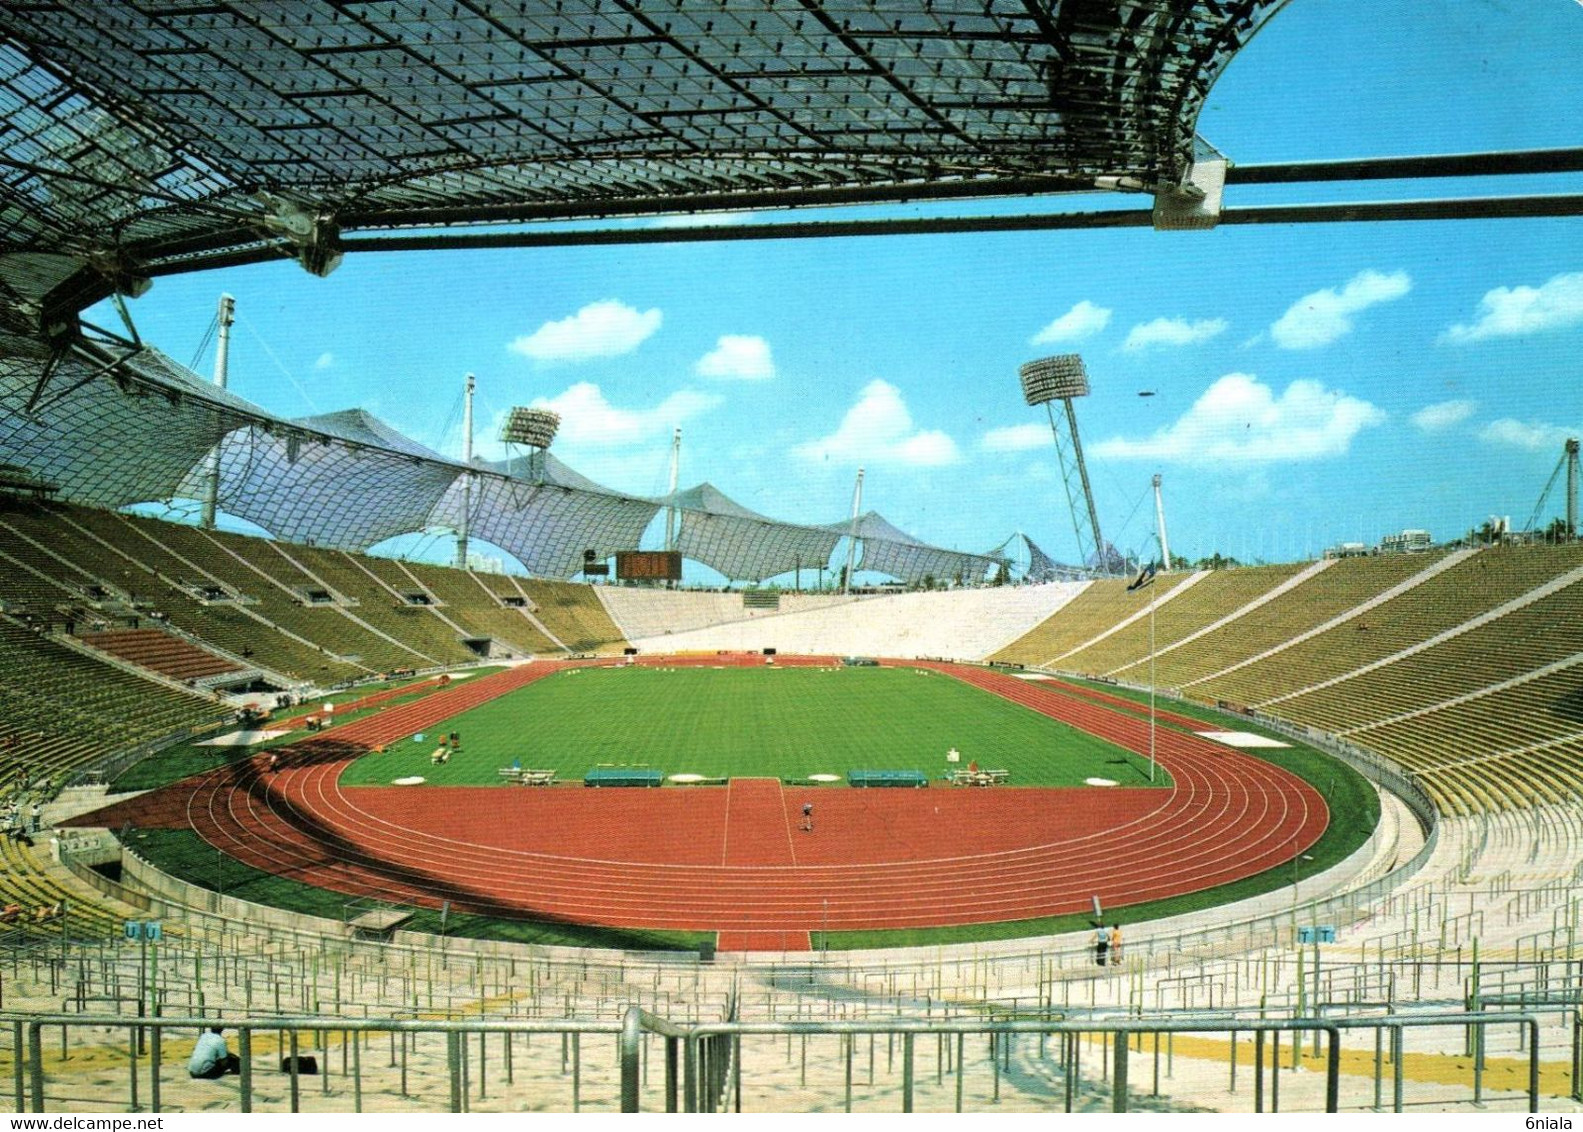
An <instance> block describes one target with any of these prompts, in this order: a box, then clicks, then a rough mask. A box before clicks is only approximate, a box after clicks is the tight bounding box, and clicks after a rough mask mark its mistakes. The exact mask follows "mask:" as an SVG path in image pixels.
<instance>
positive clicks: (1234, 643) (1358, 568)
mask: <svg viewBox="0 0 1583 1132" xmlns="http://www.w3.org/2000/svg"><path fill="white" fill-rule="evenodd" d="M1433 557H1438V556H1433ZM1430 560H1431V556H1427V555H1425V556H1418V555H1405V554H1397V555H1384V556H1380V557H1375V558H1358V559H1349V560H1345V561H1344V562H1337V563H1334V564H1333V565H1331V566H1330V567H1329V568H1327V569H1324V570H1321V571H1320V572H1319V573H1317V574H1315V575H1314V576H1312V577H1310V578H1308V579H1307V580H1305V581H1303V582H1302V583H1301V584H1299V585H1297V586H1294V587H1292V588H1291V589H1289V590H1287V591H1286V592H1285V593H1283V594H1280V595H1279V596H1277V597H1275V598H1273V599H1272V600H1270V601H1268V602H1266V603H1265V604H1263V605H1261V606H1258V607H1257V608H1254V609H1251V610H1249V611H1248V612H1247V613H1246V614H1245V615H1243V616H1241V617H1238V618H1237V619H1236V620H1234V621H1231V622H1229V623H1228V624H1226V625H1223V626H1221V627H1220V628H1218V629H1214V630H1212V631H1211V632H1208V633H1205V634H1204V635H1203V636H1201V637H1199V638H1197V639H1195V640H1193V641H1191V642H1188V643H1187V644H1184V645H1182V646H1181V647H1179V648H1175V649H1172V650H1170V651H1168V652H1163V653H1161V654H1160V655H1159V656H1158V657H1157V658H1156V660H1155V679H1156V680H1158V681H1159V683H1160V685H1161V686H1162V687H1182V686H1184V685H1187V684H1189V683H1190V682H1191V681H1193V680H1194V679H1197V678H1198V677H1202V676H1207V675H1210V674H1212V673H1215V672H1219V671H1220V670H1221V669H1224V668H1227V667H1229V666H1231V665H1233V664H1236V663H1238V662H1240V661H1243V660H1246V659H1247V658H1249V657H1252V656H1256V655H1258V654H1259V653H1261V652H1263V651H1264V650H1266V649H1270V648H1274V647H1275V646H1276V645H1279V644H1281V643H1282V642H1283V641H1289V640H1291V639H1292V638H1293V637H1295V636H1297V635H1298V634H1299V633H1303V632H1306V631H1307V630H1309V629H1312V628H1313V627H1315V626H1317V625H1321V624H1323V623H1324V622H1326V621H1328V620H1329V619H1330V618H1332V617H1334V616H1336V615H1337V614H1340V613H1342V612H1345V611H1346V610H1348V609H1352V608H1354V607H1355V606H1358V605H1360V604H1362V603H1363V602H1365V601H1367V600H1369V599H1370V598H1371V597H1373V596H1374V595H1375V594H1378V593H1381V592H1383V591H1385V590H1387V589H1389V588H1390V587H1392V586H1394V585H1396V584H1397V583H1399V582H1401V581H1402V580H1404V579H1405V578H1408V577H1410V576H1411V575H1412V574H1415V573H1417V572H1419V571H1421V570H1423V569H1424V567H1425V566H1427V565H1428V564H1429V562H1430ZM1184 596H1186V597H1192V598H1196V597H1197V596H1198V595H1197V594H1196V593H1191V594H1188V595H1184ZM1156 628H1158V626H1156ZM1146 667H1147V666H1146V665H1138V666H1134V667H1131V668H1126V669H1121V670H1119V671H1117V672H1115V673H1114V675H1115V676H1116V677H1117V678H1118V679H1121V680H1131V681H1137V680H1140V679H1147V674H1146V671H1145V669H1146Z"/></svg>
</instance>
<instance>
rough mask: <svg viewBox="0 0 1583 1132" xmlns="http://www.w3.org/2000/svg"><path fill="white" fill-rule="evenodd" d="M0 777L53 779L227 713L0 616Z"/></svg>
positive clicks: (211, 701)
mask: <svg viewBox="0 0 1583 1132" xmlns="http://www.w3.org/2000/svg"><path fill="white" fill-rule="evenodd" d="M0 668H3V670H4V671H5V673H6V679H5V681H4V684H3V685H0V781H9V780H13V779H15V778H17V777H18V776H19V775H20V774H21V773H22V772H23V771H24V770H25V771H26V772H27V773H28V774H30V775H31V776H32V777H33V779H34V780H35V781H39V782H42V781H46V780H51V779H57V778H59V777H61V776H62V775H63V773H64V772H66V771H71V770H75V769H76V768H78V767H80V766H82V765H84V764H86V763H88V762H91V761H93V760H94V759H95V758H98V757H99V756H100V755H102V754H105V753H107V752H108V751H111V750H116V749H120V748H123V747H132V746H135V745H137V744H139V743H143V742H147V741H149V740H151V739H156V738H159V737H161V736H164V735H168V734H171V733H172V732H176V731H180V730H182V729H183V728H187V727H193V726H196V725H199V724H203V723H207V722H209V721H211V720H213V719H215V718H216V717H217V716H219V715H222V714H228V713H227V712H226V711H225V709H224V708H223V707H221V706H220V705H218V704H216V703H215V701H214V699H213V698H212V697H209V696H205V695H198V694H195V693H186V692H179V691H176V690H175V689H173V688H170V687H167V686H166V685H163V684H159V683H155V682H153V681H150V680H144V679H140V678H138V677H137V676H134V675H132V674H131V673H128V672H123V671H121V670H120V669H117V668H112V667H110V666H109V665H106V664H104V663H102V662H100V661H97V660H94V659H92V658H91V657H88V656H84V655H82V654H81V653H78V652H75V651H73V650H71V649H69V648H67V647H65V646H64V645H61V644H59V643H57V642H55V641H52V640H49V639H47V638H44V637H41V636H39V635H38V634H36V633H33V632H30V631H29V630H27V629H26V628H24V627H22V626H21V625H19V624H17V623H16V622H15V621H13V620H11V619H9V618H4V617H0Z"/></svg>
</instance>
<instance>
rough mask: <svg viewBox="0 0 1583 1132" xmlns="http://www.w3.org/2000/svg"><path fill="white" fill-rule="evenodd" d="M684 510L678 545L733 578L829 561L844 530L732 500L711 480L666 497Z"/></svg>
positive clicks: (751, 577) (764, 575) (771, 574)
mask: <svg viewBox="0 0 1583 1132" xmlns="http://www.w3.org/2000/svg"><path fill="white" fill-rule="evenodd" d="M663 502H664V503H665V504H666V505H667V506H674V507H677V508H679V509H680V510H681V512H682V524H681V533H680V534H679V535H678V536H677V540H676V549H677V550H680V551H681V552H682V554H683V555H684V556H685V557H687V558H692V559H695V560H697V561H699V562H702V563H703V564H704V565H706V566H709V567H711V568H713V569H715V570H718V571H719V572H720V573H722V574H724V575H725V576H726V577H727V578H730V579H732V580H733V581H748V582H760V581H763V580H764V579H765V578H772V577H774V576H775V575H776V574H785V573H787V572H789V571H794V570H798V569H807V570H811V569H813V568H815V567H818V566H823V565H825V564H826V563H827V562H829V561H830V554H831V552H832V551H833V550H835V544H836V543H837V542H839V541H840V536H839V535H836V534H832V533H831V532H830V531H828V530H826V529H824V528H821V527H802V526H796V525H794V524H791V523H783V522H780V521H779V520H776V519H771V518H768V517H766V516H764V515H760V514H758V512H756V511H750V510H748V509H747V508H746V507H743V506H741V505H740V504H738V503H734V502H732V501H731V500H730V499H727V498H726V497H725V496H724V495H723V494H721V493H720V491H718V490H717V489H716V488H715V487H714V486H713V485H712V484H707V483H703V484H699V485H698V486H697V487H694V488H689V489H688V490H687V491H682V492H677V493H676V495H674V496H667V497H666V499H665V500H664V501H663Z"/></svg>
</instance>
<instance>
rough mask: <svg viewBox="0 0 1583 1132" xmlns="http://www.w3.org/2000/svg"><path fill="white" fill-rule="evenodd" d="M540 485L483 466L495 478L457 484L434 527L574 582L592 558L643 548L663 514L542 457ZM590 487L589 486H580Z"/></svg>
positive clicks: (537, 571) (495, 467) (531, 569)
mask: <svg viewBox="0 0 1583 1132" xmlns="http://www.w3.org/2000/svg"><path fill="white" fill-rule="evenodd" d="M544 463H545V464H546V465H547V474H546V475H545V476H544V478H543V479H542V480H537V481H536V480H534V479H530V478H523V477H521V476H520V475H518V476H506V475H501V474H498V470H499V469H501V468H503V467H504V466H505V465H503V464H502V465H490V464H487V463H484V462H482V461H480V462H479V463H478V466H479V467H480V468H488V469H490V470H491V471H492V472H495V473H496V474H491V475H483V476H478V477H475V478H474V479H473V480H472V482H471V484H470V485H469V484H465V483H464V482H463V481H461V480H460V479H458V480H457V481H455V482H453V483H452V484H451V486H450V487H449V489H448V490H447V491H446V493H445V496H444V497H443V498H442V499H441V500H440V502H439V505H438V506H437V507H435V509H434V511H433V513H432V515H431V516H430V524H431V525H434V526H442V527H449V528H451V529H452V530H457V529H460V527H461V524H462V521H463V516H464V515H466V516H467V525H468V530H469V531H470V533H471V534H472V535H473V536H474V537H477V538H481V539H485V540H487V541H489V542H492V543H494V544H495V545H496V546H498V547H500V548H501V549H502V550H506V551H508V552H510V553H511V554H512V555H513V556H514V557H515V558H516V559H517V560H518V561H519V562H521V563H522V564H523V565H524V566H526V567H527V568H528V570H529V572H530V573H534V574H540V575H543V576H545V577H551V578H570V577H571V576H572V575H573V574H576V573H577V572H578V571H579V570H581V569H582V568H583V555H584V553H585V552H586V551H589V550H592V551H593V552H594V556H595V557H596V558H600V559H603V558H607V557H609V556H610V555H611V554H614V553H615V552H616V551H618V550H630V549H632V548H634V547H636V546H637V545H638V540H639V539H641V538H642V537H643V531H644V529H645V528H646V527H647V526H648V525H649V523H650V522H651V521H652V520H653V518H654V516H655V514H656V513H657V512H658V510H659V506H658V505H657V504H656V503H654V502H653V501H651V500H648V499H640V498H637V497H635V496H627V495H620V494H618V493H616V492H613V491H610V490H608V489H606V488H600V487H598V485H597V484H594V483H593V481H592V480H588V479H585V478H584V477H582V476H580V475H578V474H577V473H576V472H573V471H572V470H571V469H570V468H567V467H566V466H565V465H564V464H562V463H561V462H560V461H559V460H556V459H555V457H553V456H550V455H549V454H548V453H545V454H544ZM582 485H589V486H582Z"/></svg>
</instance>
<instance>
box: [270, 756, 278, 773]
mask: <svg viewBox="0 0 1583 1132" xmlns="http://www.w3.org/2000/svg"><path fill="white" fill-rule="evenodd" d="M279 769H280V752H279V751H271V752H269V773H270V774H274V773H275V772H276V771H277V770H279Z"/></svg>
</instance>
